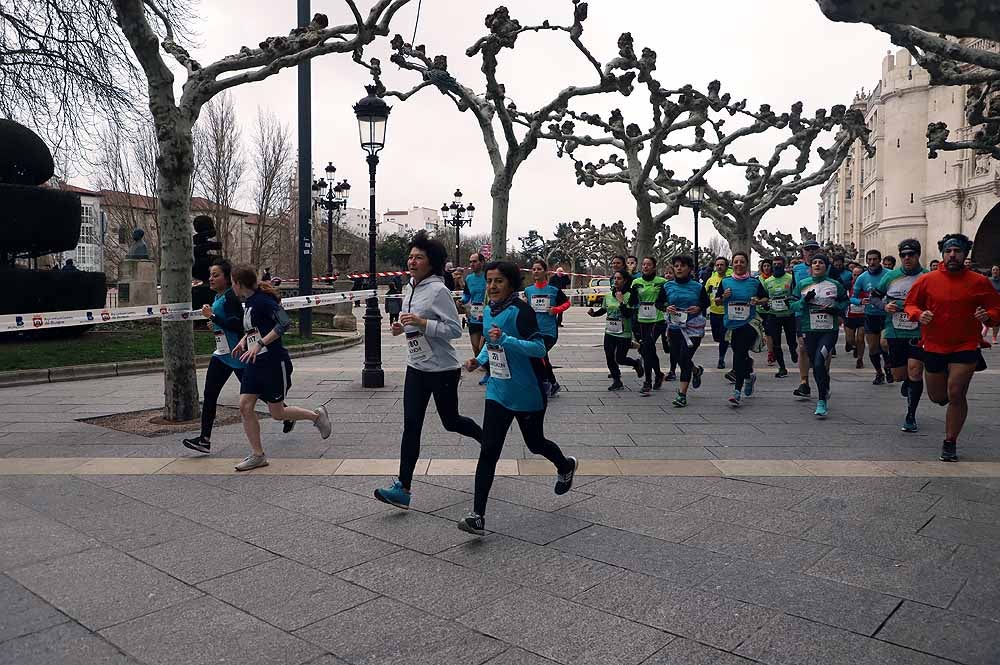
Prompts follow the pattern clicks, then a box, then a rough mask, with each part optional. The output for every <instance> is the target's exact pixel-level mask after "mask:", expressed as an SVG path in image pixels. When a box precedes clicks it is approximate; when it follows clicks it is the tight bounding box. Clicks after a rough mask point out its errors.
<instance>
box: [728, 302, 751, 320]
mask: <svg viewBox="0 0 1000 665" xmlns="http://www.w3.org/2000/svg"><path fill="white" fill-rule="evenodd" d="M726 313H727V314H728V315H729V320H730V321H746V320H747V319H749V318H750V305H748V304H747V303H745V302H731V303H729V304H728V305H727V306H726Z"/></svg>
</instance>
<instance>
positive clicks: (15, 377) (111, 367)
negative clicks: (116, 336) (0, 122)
mask: <svg viewBox="0 0 1000 665" xmlns="http://www.w3.org/2000/svg"><path fill="white" fill-rule="evenodd" d="M362 341H363V338H362V337H361V336H360V335H357V336H355V337H347V338H344V337H341V338H338V339H334V340H330V341H328V342H315V343H312V344H300V345H298V346H295V347H292V348H289V349H288V355H289V356H290V357H292V358H307V357H309V356H318V355H322V354H324V353H330V352H332V351H337V350H340V349H348V348H350V347H352V346H357V345H358V344H361V342H362ZM211 359H212V356H210V355H208V356H195V366H196V367H207V366H208V362H209V360H211ZM161 371H163V360H161V359H153V360H130V361H127V362H120V363H98V364H94V365H72V366H69V367H51V368H49V369H22V370H15V371H13V372H0V388H13V387H15V386H28V385H33V384H38V383H58V382H61V381H82V380H84V379H105V378H108V377H112V376H132V375H135V374H150V373H153V372H161Z"/></svg>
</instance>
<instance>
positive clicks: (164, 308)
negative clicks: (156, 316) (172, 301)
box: [160, 305, 170, 316]
mask: <svg viewBox="0 0 1000 665" xmlns="http://www.w3.org/2000/svg"><path fill="white" fill-rule="evenodd" d="M169 311H170V310H168V309H167V307H166V306H165V305H164V306H163V307H160V316H166V315H167V312H169Z"/></svg>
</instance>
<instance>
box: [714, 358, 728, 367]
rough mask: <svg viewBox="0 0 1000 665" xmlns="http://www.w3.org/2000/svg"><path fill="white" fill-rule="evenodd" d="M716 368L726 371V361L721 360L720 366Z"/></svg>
mask: <svg viewBox="0 0 1000 665" xmlns="http://www.w3.org/2000/svg"><path fill="white" fill-rule="evenodd" d="M716 368H717V369H726V361H725V360H723V359H722V358H719V364H718V365H716Z"/></svg>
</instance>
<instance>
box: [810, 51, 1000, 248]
mask: <svg viewBox="0 0 1000 665" xmlns="http://www.w3.org/2000/svg"><path fill="white" fill-rule="evenodd" d="M963 41H966V42H968V43H970V45H972V46H975V47H977V48H984V49H987V50H991V51H993V52H998V51H1000V48H998V45H997V44H995V43H993V42H987V41H985V40H963ZM965 91H966V89H965V87H963V86H931V85H930V76H929V75H928V73H927V72H926V71H925V70H924V69H922V68H921V67H919V66H918V65H916V64H915V63H914V62H913V60H912V59H911V56H910V54H909V53H908V52H907V51H906V50H900V51H898V52H896V53H895V54H892V53H890V54H887V55H886V56H885V58H883V60H882V76H881V79H880V80H879V82H878V84H876V86H875V88H874V89H873V90H872V91H871V92H868V93H865V92H864V91H862V93H860V94H858V95H857V96H856V97H855V99H854V102H853V105H852V107H853V108H858V109H860V110H861V111H862V112H863V113H864V114H865V118H866V119H867V122H868V126H869V127H870V128H871V129H872V134H871V139H870V140H871V143H872V145H874V146H875V149H876V152H875V155H874V156H872V157H868V156H867V154H866V153H865V151H864V150H863V149H862V148H861V144H860V142H859V143H858V144H856V145H855V146H854V150H853V151H852V152H851V154H850V156H849V157H848V158H847V159H846V160H845V161H844V163H843V164H842V165H841V167H840V169H838V171H837V173H836V174H834V175H833V176H832V177H831V178H830V180H828V181H827V182H826V184H825V185H824V186H823V189H822V190H821V194H820V203H819V228H818V233H817V237H818V238H819V240H820V241H821V242H826V241H831V242H834V243H837V244H842V245H844V246H845V247H846V246H849V245H851V244H852V243H853V244H854V246H855V247H857V248H858V250H859V252H860V253H861V254H862V255H863V254H864V252H865V251H867V250H869V249H878V250H881V251H882V253H883V254H895V253H896V246H897V244H898V243H899V241H901V240H903V239H905V238H916V239H918V240H919V241H920V242H921V244H922V245H923V246H924V248H925V249H924V254H925V256H927V257H932V256H935V255H936V253H937V246H936V243H937V241H938V240H939V239H940V238H941V237H942V236H943V235H945V234H946V233H956V232H961V233H964V234H966V235H967V236H969V237H970V238H972V239H973V240H974V242H975V245H974V248H973V260H974V261H975V262H976V263H977V265H979V266H980V267H989V266H990V265H992V264H995V263H1000V206H998V204H1000V162H997V161H996V160H992V159H991V158H990V157H989V156H987V155H976V154H974V153H973V152H972V151H971V150H962V151H955V152H940V153H939V154H938V157H937V158H936V159H928V157H927V138H926V131H927V125H928V123H931V122H946V123H947V124H948V127H949V128H951V130H952V138H953V140H954V139H959V138H960V139H964V138H966V137H969V136H971V134H972V132H973V131H974V128H969V127H967V126H966V122H965ZM927 260H929V259H927Z"/></svg>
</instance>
